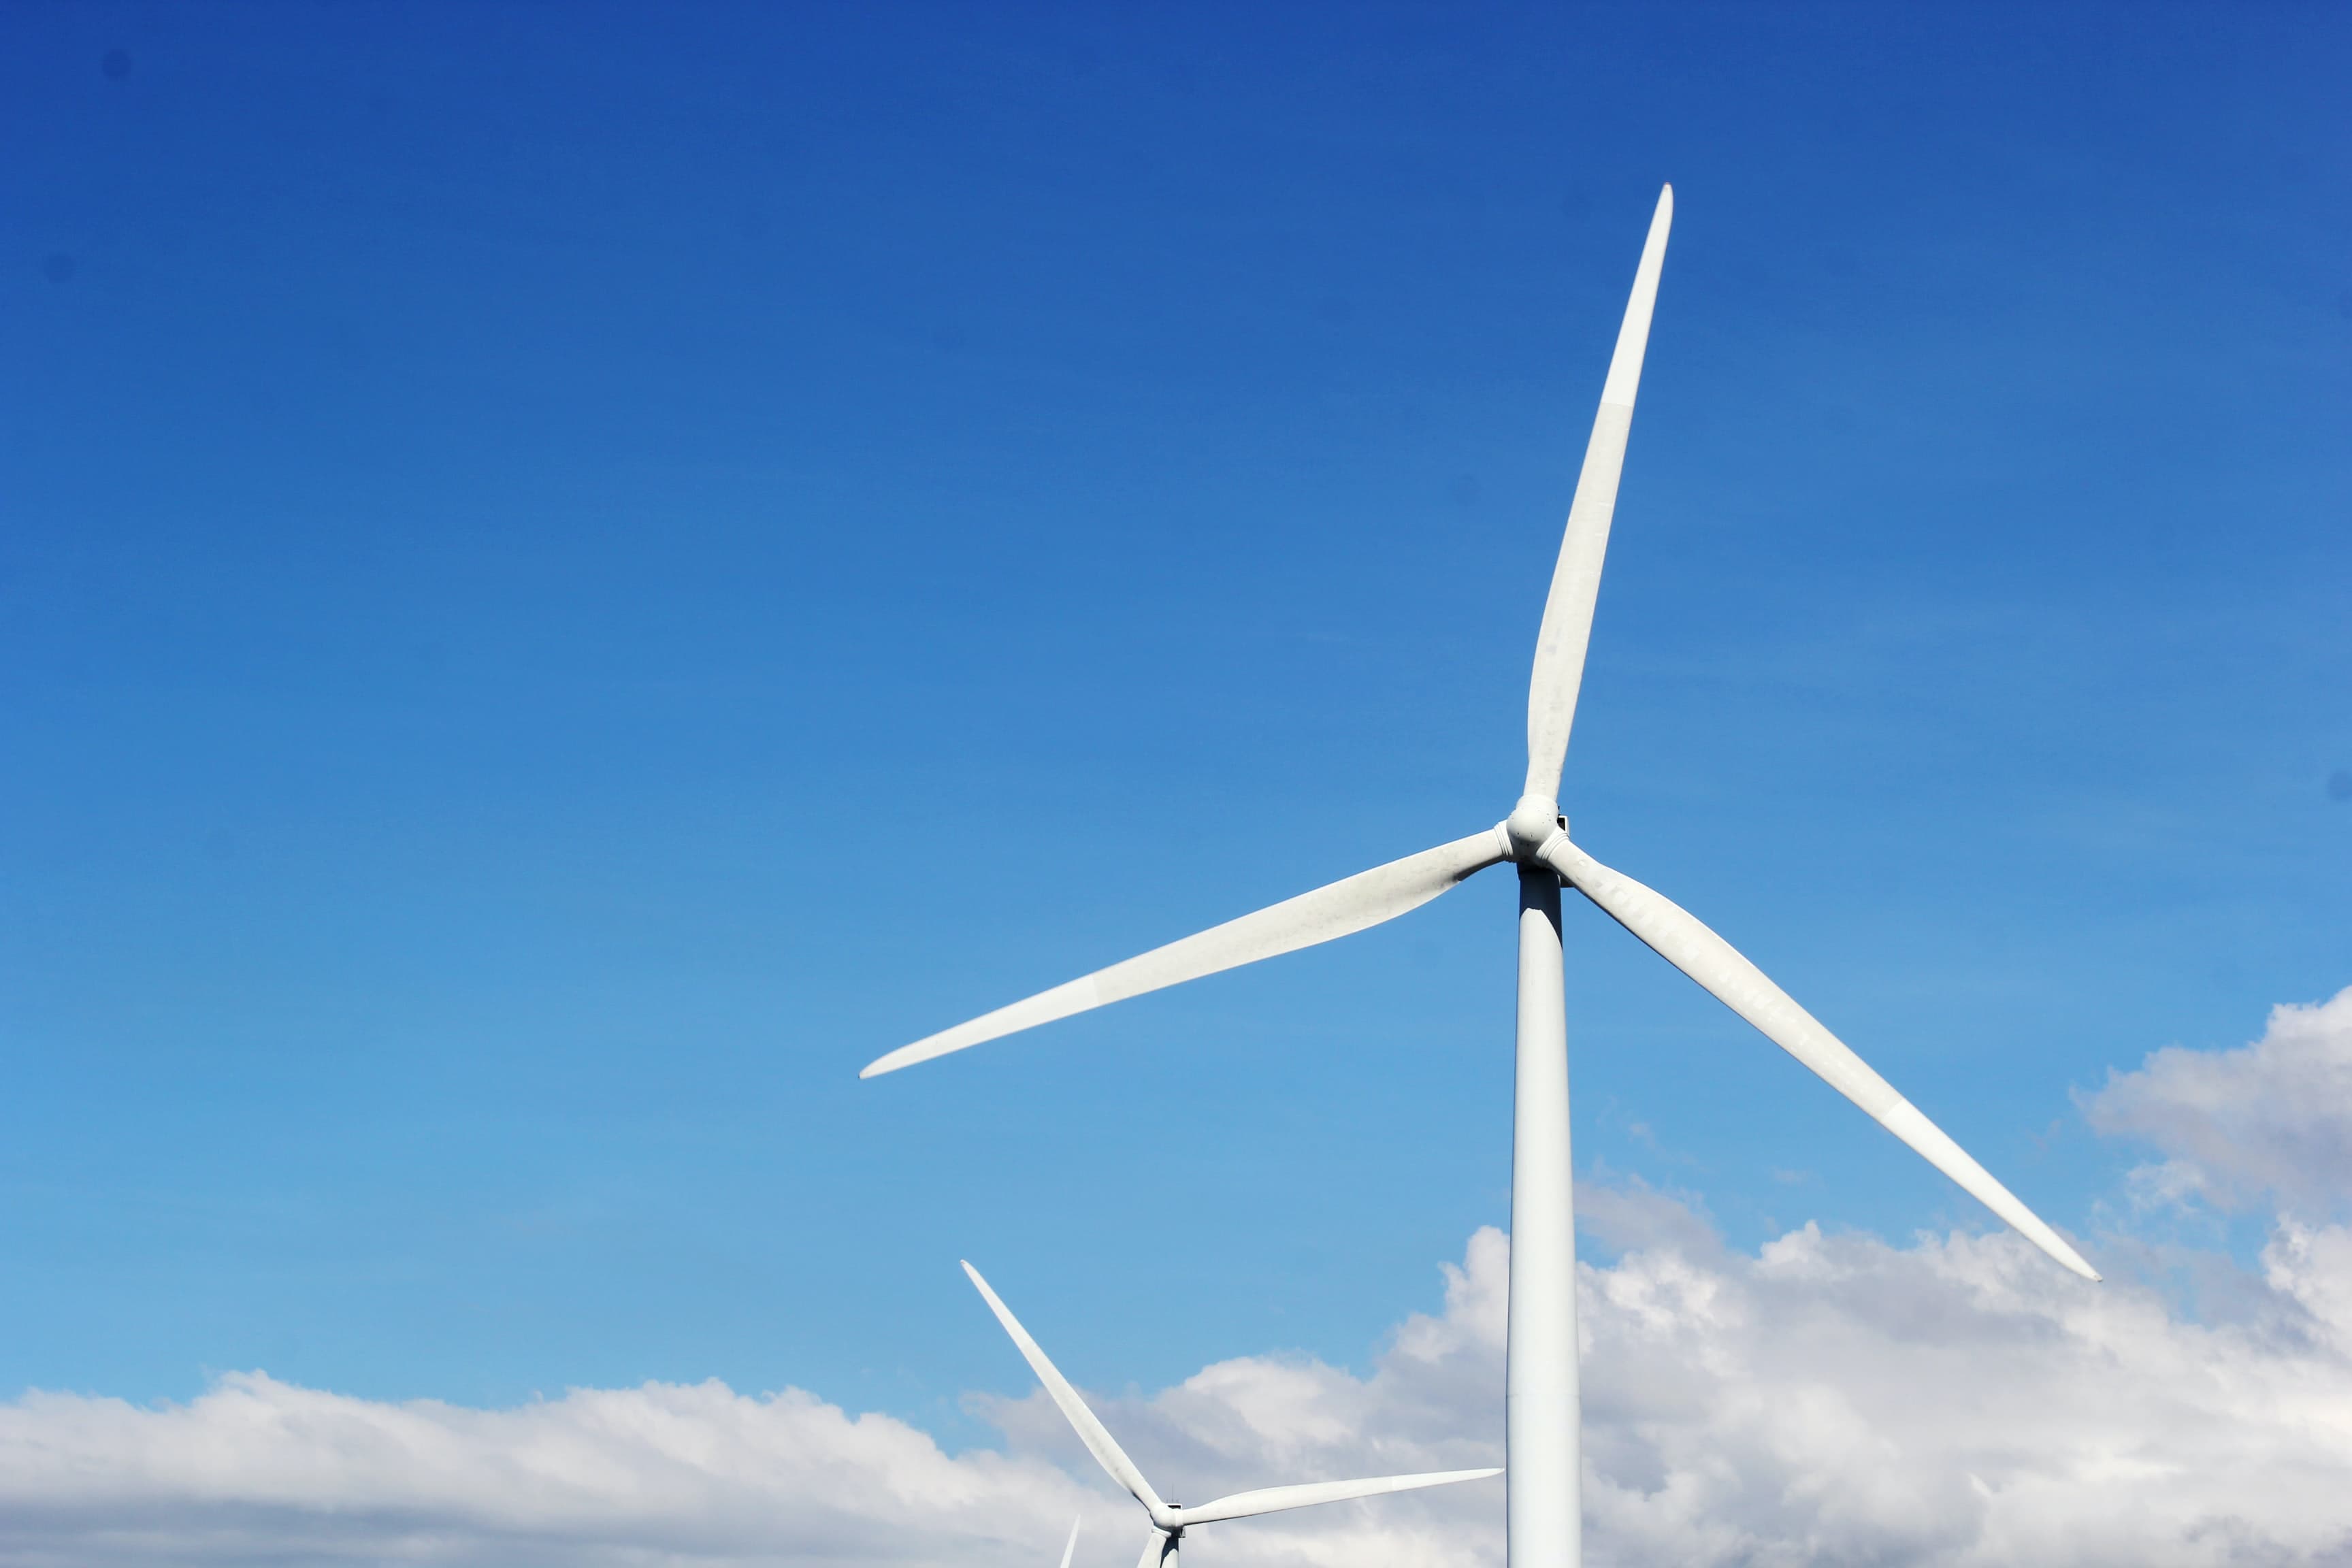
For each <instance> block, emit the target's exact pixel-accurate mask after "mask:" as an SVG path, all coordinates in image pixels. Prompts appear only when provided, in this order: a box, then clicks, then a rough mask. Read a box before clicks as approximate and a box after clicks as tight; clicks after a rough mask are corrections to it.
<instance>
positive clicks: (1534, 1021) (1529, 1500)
mask: <svg viewBox="0 0 2352 1568" xmlns="http://www.w3.org/2000/svg"><path fill="white" fill-rule="evenodd" d="M1673 217H1674V188H1673V187H1672V186H1668V187H1667V188H1666V189H1664V191H1662V192H1661V193H1660V194H1659V196H1658V207H1657V213H1656V216H1654V217H1653V218H1652V219H1651V222H1650V236H1649V240H1648V242H1647V243H1646V244H1645V245H1643V247H1642V260H1641V265H1640V266H1639V267H1638V268H1636V269H1635V271H1634V274H1633V298H1632V299H1631V300H1629V301H1628V302H1627V304H1626V307H1625V321H1624V324H1623V325H1622V327H1621V328H1619V329H1618V332H1617V350H1616V353H1614V354H1613V355H1612V357H1611V359H1610V362H1609V379H1608V380H1607V381H1606V382H1605V383H1603V384H1602V386H1601V411H1600V414H1599V415H1598V416H1597V417H1595V418H1594V420H1593V422H1592V438H1591V442H1590V443H1589V444H1588V445H1587V446H1586V447H1585V450H1584V469H1583V472H1582V473H1581V474H1580V476H1579V477H1578V479H1577V481H1576V499H1575V500H1574V501H1573V503H1572V504H1571V505H1570V508H1569V513H1568V529H1567V532H1566V535H1565V537H1563V538H1562V539H1561V541H1560V546H1559V563H1558V564H1557V565H1555V566H1554V568H1553V570H1552V579H1551V593H1550V596H1549V598H1548V599H1546V601H1545V602H1544V613H1543V626H1542V629H1541V631H1539V632H1538V634H1537V638H1536V658H1535V673H1534V677H1533V679H1531V680H1530V681H1529V683H1528V773H1527V779H1526V782H1525V783H1524V784H1522V785H1521V787H1520V792H1519V798H1518V803H1517V805H1514V806H1513V807H1512V808H1511V815H1510V816H1508V817H1507V818H1506V819H1505V820H1504V821H1502V822H1499V823H1497V824H1496V825H1495V826H1493V827H1491V828H1489V829H1487V830H1486V831H1485V832H1483V833H1474V834H1472V835H1471V836H1470V837H1467V838H1458V839H1455V840H1454V842H1453V843H1451V844H1441V845H1439V846H1438V847H1436V848H1434V849H1424V850H1423V851H1422V852H1421V853H1420V854H1418V855H1409V856H1407V857H1406V858H1403V859H1402V860H1392V861H1391V862H1389V863H1388V864H1387V865H1385V866H1379V867H1375V868H1373V869H1371V870H1370V871H1365V872H1361V873H1360V874H1359V875H1356V876H1353V877H1349V878H1348V879H1345V880H1343V881H1338V882H1333V883H1331V884H1330V885H1329V886H1328V887H1323V888H1318V889H1315V891H1313V892H1311V893H1302V894H1300V895H1299V896H1298V897H1297V898H1295V899H1290V900H1286V901H1284V902H1282V903H1279V904H1276V905H1273V906H1272V907H1270V908H1267V909H1263V910H1258V911H1257V912H1256V913H1255V914H1248V915H1244V916H1243V917H1242V918H1241V919H1239V920H1236V921H1227V922H1226V923H1224V924H1223V925H1221V926H1215V927H1213V928H1212V929H1210V930H1208V931H1202V932H1199V933H1198V934H1196V935H1193V936H1188V937H1186V938H1184V939H1183V940H1181V942H1170V943H1169V944H1168V945H1167V946H1165V947H1160V948H1154V949H1153V950H1152V951H1151V952H1147V953H1144V954H1142V955H1141V956H1139V957H1136V958H1130V959H1129V960H1127V961H1126V962H1125V963H1114V964H1112V965H1111V966H1110V967H1109V968H1108V969H1100V970H1097V971H1096V972H1095V973H1092V974H1088V975H1085V976H1082V977H1081V978H1079V979H1076V980H1073V981H1071V982H1070V983H1069V984H1066V985H1057V986H1055V988H1054V989H1053V990H1051V991H1045V992H1040V993H1039V994H1036V995H1034V996H1032V997H1029V998H1028V999H1027V1000H1025V1001H1021V1002H1015V1003H1013V1005H1011V1006H1009V1007H1000V1008H998V1009H997V1010H996V1011H995V1012H993V1013H990V1014H988V1015H986V1016H983V1017H979V1018H974V1019H972V1020H971V1022H969V1023H964V1024H959V1025H957V1026H955V1027H954V1028H951V1029H946V1030H942V1031H941V1032H940V1033H939V1034H936V1035H931V1036H929V1037H926V1038H923V1039H920V1040H917V1041H916V1042H915V1043H914V1044H913V1045H910V1046H905V1047H900V1048H899V1049H898V1050H895V1051H892V1052H891V1053H890V1054H889V1055H888V1056H886V1057H884V1058H881V1059H880V1060H878V1061H876V1062H874V1063H872V1064H871V1065H869V1066H868V1067H867V1068H866V1070H865V1072H864V1073H863V1074H862V1075H861V1076H863V1077H866V1078H871V1077H873V1076H874V1075H876V1074H877V1073H886V1072H890V1071H893V1070H895V1069H896V1068H903V1067H908V1066H911V1065H912V1064H914V1063H916V1062H920V1061H928V1060H929V1059H930V1058H933V1057H938V1056H945V1055H946V1054H947V1053H948V1052H950V1051H960V1050H961V1049H963V1048H964V1047H966V1046H976V1045H978V1044H980V1043H981V1042H982V1041H983V1040H992V1039H994V1038H996V1037H998V1036H1000V1035H1009V1034H1012V1033H1013V1031H1015V1030H1018V1029H1026V1028H1031V1027H1034V1026H1036V1025H1039V1024H1044V1023H1048V1022H1051V1021H1052V1020H1054V1019H1055V1018H1066V1017H1068V1016H1070V1015H1072V1014H1074V1013H1083V1012H1085V1011H1087V1009H1088V1008H1091V1007H1099V1006H1102V1005H1104V1004H1106V1003H1110V1002H1117V1001H1120V1000H1122V999H1124V998H1126V997H1129V996H1137V995H1140V994H1143V993H1144V992H1147V991H1157V990H1159V989H1160V988H1161V987H1163V986H1168V985H1174V984H1179V983H1180V982H1182V981H1186V980H1196V979H1198V978H1200V977H1201V976H1202V975H1204V974H1213V973H1216V972H1217V971H1219V970H1221V969H1231V968H1233V967H1234V966H1235V965H1237V964H1243V963H1254V962H1255V961H1256V960H1258V959H1261V958H1272V957H1273V956H1275V955H1276V953H1282V952H1293V951H1295V950H1297V949H1298V948H1302V947H1311V946H1313V945H1315V944H1316V943H1318V942H1329V941H1331V940H1332V939H1333V938H1335V937H1341V936H1346V935H1348V934H1349V932H1351V931H1362V930H1364V929H1365V928H1366V927H1368V926H1374V925H1378V924H1380V923H1381V921H1388V920H1393V919H1395V918H1396V917H1397V916H1399V915H1401V914H1403V913H1405V912H1406V911H1407V910H1413V909H1418V908H1419V907H1420V906H1421V905H1423V904H1425V903H1427V902H1428V901H1429V900H1432V899H1434V898H1436V897H1437V896H1438V895H1439V894H1440V893H1444V892H1447V891H1449V890H1451V889H1453V887H1454V884H1456V883H1458V882H1460V881H1462V880H1464V879H1465V878H1468V877H1469V876H1471V875H1472V874H1473V873H1475V872H1478V871H1483V870H1485V869H1486V868H1487V867H1489V866H1499V865H1504V864H1509V865H1512V866H1514V867H1516V868H1517V871H1518V880H1519V1009H1518V1072H1517V1086H1516V1089H1515V1097H1516V1099H1515V1111H1514V1121H1513V1124H1512V1143H1511V1287H1510V1325H1509V1345H1508V1370H1507V1374H1506V1383H1507V1391H1506V1397H1505V1421H1504V1431H1505V1442H1506V1445H1507V1449H1506V1452H1507V1461H1508V1468H1509V1479H1508V1483H1507V1484H1508V1487H1509V1495H1510V1502H1509V1514H1508V1519H1509V1528H1510V1561H1511V1568H1575V1565H1576V1563H1578V1561H1579V1539H1578V1537H1579V1531H1580V1522H1581V1521H1580V1514H1579V1509H1578V1500H1577V1493H1578V1486H1579V1479H1580V1470H1579V1457H1578V1447H1577V1436H1578V1434H1577V1419H1578V1414H1577V1377H1576V1373H1577V1368H1576V1247H1575V1221H1574V1213H1573V1209H1572V1207H1571V1195H1570V1194H1571V1188H1570V1171H1569V1141H1568V1020H1567V1016H1566V1014H1565V1011H1564V1006H1563V1002H1562V986H1561V957H1560V940H1559V890H1560V887H1561V885H1562V884H1563V883H1565V884H1566V885H1567V886H1569V887H1571V888H1574V889H1576V890H1577V891H1578V892H1580V893H1581V894H1583V895H1584V896H1585V897H1586V898H1587V899H1590V900H1591V901H1592V902H1593V903H1595V904H1597V905H1599V906H1600V907H1601V910H1602V912H1604V913H1605V914H1607V915H1609V916H1610V917H1611V918H1612V919H1613V920H1615V921H1617V922H1618V923H1619V924H1620V925H1622V926H1623V927H1624V928H1625V929H1626V930H1627V931H1632V932H1633V934H1634V935H1635V936H1637V937H1639V938H1641V939H1642V941H1643V942H1646V943H1648V944H1649V946H1650V947H1651V948H1653V949H1654V950H1655V951H1656V952H1657V953H1658V955H1659V956H1660V957H1662V958H1664V960H1665V961H1666V962H1667V963H1671V964H1673V965H1674V966H1675V968H1677V969H1679V970H1681V971H1682V972H1683V973H1685V974H1687V975H1689V976H1690V977H1691V978H1692V979H1693V980H1695V981H1696V982H1698V984H1700V985H1701V986H1703V987H1705V988H1706V990H1707V991H1708V992H1709V993H1711V994H1713V995H1714V996H1715V997H1716V998H1717V1000H1719V1001H1721V1002H1722V1003H1723V1004H1724V1005H1726V1006H1727V1007H1729V1008H1730V1009H1731V1010H1732V1011H1733V1012H1735V1013H1737V1014H1738V1015H1739V1016H1741V1017H1743V1018H1745V1019H1747V1020H1748V1022H1749V1023H1750V1024H1753V1025H1754V1026H1756V1027H1757V1028H1758V1029H1759V1030H1760V1031H1761V1032H1762V1033H1763V1035H1764V1037H1766V1038H1767V1039H1769V1040H1770V1041H1772V1043H1773V1044H1775V1045H1777V1046H1779V1047H1780V1048H1781V1049H1783V1050H1785V1051H1787V1052H1788V1053H1789V1054H1790V1056H1792V1057H1794V1058H1797V1059H1798V1060H1799V1061H1801V1062H1802V1063H1804V1064H1805V1066H1807V1067H1808V1068H1811V1069H1812V1070H1813V1071H1814V1072H1816V1073H1818V1074H1820V1075H1821V1076H1822V1078H1823V1079H1827V1080H1828V1081H1829V1084H1830V1087H1831V1088H1832V1089H1836V1090H1837V1091H1838V1092H1839V1093H1840V1094H1843V1095H1844V1096H1845V1097H1846V1098H1847V1099H1848V1100H1853V1102H1854V1103H1855V1104H1856V1105H1859V1106H1860V1107H1862V1109H1863V1110H1866V1111H1868V1112H1869V1113H1870V1114H1871V1115H1872V1116H1874V1117H1875V1118H1876V1119H1877V1121H1878V1122H1879V1124H1880V1125H1881V1126H1883V1127H1885V1129H1886V1130H1887V1131H1889V1132H1892V1133H1893V1134H1895V1137H1897V1138H1899V1139H1901V1140H1902V1141H1903V1142H1906V1143H1908V1144H1909V1145H1910V1146H1911V1147H1912V1148H1913V1149H1915V1150H1916V1151H1917V1152H1919V1153H1920V1154H1921V1155H1923V1156H1925V1157H1926V1159H1927V1162H1928V1163H1930V1164H1932V1165H1934V1166H1935V1167H1936V1168H1937V1170H1939V1171H1941V1172H1943V1173H1945V1174H1946V1175H1948V1176H1949V1177H1951V1178H1952V1180H1954V1181H1955V1182H1958V1184H1960V1185H1961V1186H1962V1187H1965V1188H1966V1189H1968V1191H1969V1193H1971V1194H1974V1195H1975V1196H1976V1197H1977V1198H1978V1199H1979V1200H1980V1201H1981V1202H1982V1203H1983V1204H1984V1205H1985V1206H1986V1207H1988V1208H1990V1209H1991V1210H1992V1212H1993V1213H1995V1214H1997V1215H2000V1217H2001V1218H2002V1219H2004V1220H2006V1221H2007V1222H2008V1223H2009V1224H2011V1225H2012V1226H2016V1227H2017V1229H2018V1230H2019V1231H2021V1232H2022V1233H2023V1234H2024V1236H2025V1237H2026V1238H2027V1239H2028V1240H2030V1241H2032V1243H2033V1244H2034V1245H2035V1246H2037V1247H2041V1248H2042V1251H2044V1252H2046V1253H2048V1254H2049V1255H2050V1256H2051V1257H2053V1258H2056V1259H2057V1260H2058V1261H2059V1262H2061V1263H2063V1264H2064V1265H2065V1266H2066V1267H2067V1268H2071V1269H2073V1270H2074V1272H2075V1273H2077V1274H2080V1275H2081V1276H2083V1277H2084V1279H2097V1278H2098V1277H2099V1276H2098V1274H2097V1273H2096V1272H2095V1270H2094V1269H2093V1268H2091V1266H2090V1265H2089V1264H2087V1263H2085V1262H2084V1261H2083V1258H2082V1257H2081V1255H2080V1254H2078V1253H2077V1252H2075V1250H2074V1248H2073V1247H2070V1246H2068V1245H2067V1244H2066V1242H2065V1241H2064V1239H2063V1238H2062V1237H2060V1236H2059V1235H2058V1233H2057V1232H2055V1231H2053V1230H2052V1229H2051V1228H2050V1227H2049V1226H2046V1225H2044V1224H2043V1223H2042V1221H2041V1220H2040V1219H2039V1218H2038V1217H2036V1216H2035V1215H2034V1214H2033V1212H2032V1210H2030V1209H2028V1208H2027V1207H2026V1206H2025V1205H2023V1204H2021V1203H2020V1202H2018V1200H2017V1199H2016V1197H2015V1196H2014V1195H2012V1194H2011V1192H2010V1190H2009V1189H2008V1188H2007V1187H2004V1186H2002V1185H2001V1184H2000V1183H1999V1182H1997V1181H1995V1180H1993V1178H1992V1176H1991V1175H1990V1173H1987V1172H1986V1170H1985V1168H1984V1167H1983V1166H1981V1165H1979V1164H1978V1163H1976V1161H1974V1160H1973V1159H1971V1158H1969V1154H1968V1152H1966V1151H1965V1150H1963V1149H1961V1148H1960V1146H1959V1145H1958V1144H1957V1143H1955V1142H1952V1141H1951V1139H1950V1138H1948V1137H1947V1136H1945V1134H1944V1132H1943V1130H1942V1129H1940V1128H1938V1127H1937V1126H1936V1124H1935V1123H1934V1122H1932V1121H1928V1120H1927V1117H1926V1116H1925V1115H1923V1114H1921V1112H1920V1111H1919V1110H1918V1108H1917V1107H1916V1106H1914V1105H1913V1104H1912V1103H1911V1102H1910V1101H1909V1100H1906V1099H1904V1098H1903V1097H1902V1096H1901V1095H1899V1094H1897V1093H1896V1092H1895V1089H1894V1087H1893V1086H1892V1085H1890V1084H1889V1083H1888V1082H1887V1081H1886V1080H1885V1079H1883V1078H1881V1077H1879V1076H1878V1074H1877V1073H1875V1072H1874V1071H1872V1070H1871V1068H1870V1067H1869V1065H1868V1064H1867V1063H1865V1062H1864V1060H1863V1059H1862V1058H1860V1057H1857V1056H1855V1055H1854V1054H1853V1051H1851V1050H1849V1049H1848V1048H1847V1047H1846V1046H1845V1044H1844V1042H1843V1041H1842V1040H1840V1039H1839V1038H1838V1037H1836V1036H1835V1035H1832V1034H1831V1033H1830V1032H1829V1030H1828V1029H1826V1028H1824V1027H1822V1025H1821V1023H1820V1022H1819V1020H1817V1019H1815V1018H1814V1016H1812V1015H1811V1013H1808V1012H1806V1011H1805V1010H1804V1009H1803V1008H1802V1007H1801V1006H1799V1005H1797V1004H1796V1002H1795V1001H1794V999H1792V998H1791V997H1790V995H1789V994H1788V993H1787V992H1785V991H1783V990H1781V989H1780V987H1779V986H1778V985H1775V984H1772V982H1771V981H1770V980H1769V979H1767V978H1766V977H1765V975H1764V973H1763V972H1762V971H1761V970H1759V969H1758V968H1757V967H1756V966H1755V965H1754V964H1752V963H1748V960H1747V959H1745V958H1743V957H1741V956H1740V954H1739V953H1738V951H1737V950H1736V949H1734V948H1733V947H1732V945H1731V944H1730V943H1729V942H1726V941H1724V940H1723V938H1721V937H1719V936H1717V935H1716V933H1715V932H1714V931H1710V930H1708V929H1707V927H1706V925H1704V924H1702V923H1701V922H1700V921H1698V919H1697V918H1696V916H1694V915H1692V914H1690V913H1689V912H1688V911H1687V910H1684V909H1683V908H1682V907H1681V906H1680V905H1678V904H1676V903H1675V902H1674V901H1673V900H1670V899H1668V898H1666V897H1665V896H1664V894H1662V893H1658V892H1655V891H1653V890H1652V889H1649V888H1645V887H1643V885H1642V884H1641V883H1639V882H1637V881H1635V880H1633V878H1631V877H1628V876H1626V875H1625V874H1624V873H1623V872H1622V871H1614V870H1612V869H1610V868H1608V867H1606V866H1603V865H1602V864H1601V862H1599V861H1598V860H1595V859H1594V858H1592V857H1591V856H1590V855H1587V854H1586V853H1585V852H1584V851H1583V850H1582V849H1580V848H1579V847H1577V846H1576V845H1575V844H1574V843H1573V842H1572V841H1571V840H1570V838H1569V836H1568V819H1567V818H1566V817H1565V816H1561V815H1560V814H1559V801H1558V796H1559V773H1560V764H1561V763H1562V762H1563V761H1564V760H1565V759H1566V757H1567V754H1568V734H1569V728H1570V724H1571V723H1572V722H1573V721H1574V720H1575V718H1576V693H1577V688H1578V686H1579V684H1580V682H1581V680H1582V679H1583V675H1584V649H1585V643H1586V641H1587V639H1588V638H1589V637H1590V636H1591V630H1592V603H1593V597H1594V595H1595V594H1596V593H1597V592H1598V591H1599V589H1600V586H1601V556H1602V553H1603V552H1605V551H1606V550H1607V548H1608V544H1609V521H1610V518H1611V515H1612V513H1613V512H1614V511H1615V510H1616V506H1617V476H1618V472H1619V470H1620V469H1621V468H1622V467H1623V466H1624V460H1625V438H1626V436H1627V434H1628V433H1629V432H1630V431H1631V430H1632V428H1633V394H1634V390H1635V388H1636V387H1637V386H1638V385H1639V384H1640V382H1641V379H1642V353H1643V347H1644V345H1645V344H1646V343H1647V342H1648V341H1649V335H1650V310H1651V307H1652V305H1653V304H1654V301H1655V300H1656V299H1657V293H1658V270H1659V267H1660V265H1661V264H1662V263H1663V262H1664V258H1665V250H1666V230H1667V227H1668V226H1669V225H1670V224H1671V223H1672V221H1673Z"/></svg>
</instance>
